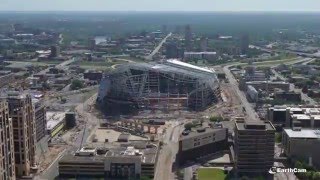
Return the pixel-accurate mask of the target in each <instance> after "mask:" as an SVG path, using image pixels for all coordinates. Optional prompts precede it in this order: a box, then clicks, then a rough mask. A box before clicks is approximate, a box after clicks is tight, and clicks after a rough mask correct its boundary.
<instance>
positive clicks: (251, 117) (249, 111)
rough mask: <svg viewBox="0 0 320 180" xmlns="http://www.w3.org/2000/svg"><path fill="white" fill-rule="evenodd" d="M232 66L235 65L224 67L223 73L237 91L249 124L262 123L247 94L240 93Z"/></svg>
mask: <svg viewBox="0 0 320 180" xmlns="http://www.w3.org/2000/svg"><path fill="white" fill-rule="evenodd" d="M231 66H234V65H228V66H225V67H223V71H224V73H225V74H226V77H227V79H228V80H229V83H230V84H231V85H232V86H233V89H234V90H235V91H236V95H237V96H238V97H239V99H240V100H241V103H242V107H243V108H245V113H246V115H247V118H246V121H248V122H257V121H261V120H260V119H259V118H258V115H257V113H256V111H255V110H254V109H253V107H252V106H251V104H250V103H249V102H248V100H247V98H246V96H245V94H244V93H243V92H242V91H240V89H239V83H238V81H237V80H236V78H235V77H234V76H233V74H232V73H231V71H230V70H229V68H230V67H231Z"/></svg>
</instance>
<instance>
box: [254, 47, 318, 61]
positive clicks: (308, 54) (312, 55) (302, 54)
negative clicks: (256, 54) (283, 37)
mask: <svg viewBox="0 0 320 180" xmlns="http://www.w3.org/2000/svg"><path fill="white" fill-rule="evenodd" d="M250 47H251V48H255V49H259V50H261V51H265V52H268V53H271V52H276V53H283V52H284V53H291V54H295V55H298V56H302V57H309V58H319V57H320V55H319V54H311V53H302V52H296V51H290V50H282V49H281V50H278V49H268V48H264V47H260V46H255V45H250Z"/></svg>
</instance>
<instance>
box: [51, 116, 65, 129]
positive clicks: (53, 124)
mask: <svg viewBox="0 0 320 180" xmlns="http://www.w3.org/2000/svg"><path fill="white" fill-rule="evenodd" d="M46 117H47V130H51V129H53V128H54V127H56V125H58V124H59V123H60V122H61V121H63V120H64V118H65V112H47V113H46Z"/></svg>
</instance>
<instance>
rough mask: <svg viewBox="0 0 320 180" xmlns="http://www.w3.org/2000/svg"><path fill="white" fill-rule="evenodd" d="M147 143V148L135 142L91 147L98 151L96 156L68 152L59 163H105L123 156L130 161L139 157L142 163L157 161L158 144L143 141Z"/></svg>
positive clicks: (124, 159)
mask: <svg viewBox="0 0 320 180" xmlns="http://www.w3.org/2000/svg"><path fill="white" fill-rule="evenodd" d="M141 143H145V145H146V148H139V147H135V146H134V143H133V144H130V143H126V144H122V145H121V146H120V147H111V148H104V147H102V148H99V147H97V148H89V150H91V151H92V150H95V151H97V154H96V155H94V156H92V155H91V156H75V155H73V154H67V155H65V156H63V157H62V158H61V160H60V161H59V163H61V162H62V163H75V162H77V163H94V162H96V163H103V162H104V161H108V160H110V161H112V159H113V158H123V161H130V159H131V158H134V159H136V158H139V159H141V162H142V163H156V157H157V153H158V150H159V149H158V145H156V144H152V143H150V142H149V141H141ZM99 149H103V150H104V151H103V153H99V152H98V151H99Z"/></svg>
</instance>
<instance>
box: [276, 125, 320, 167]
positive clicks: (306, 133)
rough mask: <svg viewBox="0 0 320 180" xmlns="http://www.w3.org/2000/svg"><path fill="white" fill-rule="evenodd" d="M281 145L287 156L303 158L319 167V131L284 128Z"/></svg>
mask: <svg viewBox="0 0 320 180" xmlns="http://www.w3.org/2000/svg"><path fill="white" fill-rule="evenodd" d="M282 145H283V150H284V153H285V155H286V156H287V157H289V158H293V159H303V160H304V161H305V162H306V163H311V164H312V165H314V166H316V167H318V168H319V167H320V154H319V149H320V131H319V130H314V129H301V128H284V129H283V134H282Z"/></svg>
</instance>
